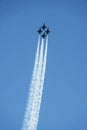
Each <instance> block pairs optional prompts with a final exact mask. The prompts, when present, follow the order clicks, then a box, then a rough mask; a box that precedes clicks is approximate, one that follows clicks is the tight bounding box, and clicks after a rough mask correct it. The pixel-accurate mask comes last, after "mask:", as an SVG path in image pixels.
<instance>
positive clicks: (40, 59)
mask: <svg viewBox="0 0 87 130" xmlns="http://www.w3.org/2000/svg"><path fill="white" fill-rule="evenodd" d="M39 44H40V38H39V42H38V47H37V53H36V60H35V66H34V69H35V70H34V71H33V78H32V81H31V86H30V93H29V99H28V103H27V109H26V113H25V119H24V125H23V128H22V130H37V125H38V120H39V112H40V106H41V99H42V91H43V84H44V76H45V69H46V58H47V47H48V37H47V39H46V46H45V51H44V53H43V49H44V44H45V43H44V39H43V38H42V42H41V48H40V54H39Z"/></svg>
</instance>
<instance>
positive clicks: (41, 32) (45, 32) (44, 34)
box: [37, 23, 50, 38]
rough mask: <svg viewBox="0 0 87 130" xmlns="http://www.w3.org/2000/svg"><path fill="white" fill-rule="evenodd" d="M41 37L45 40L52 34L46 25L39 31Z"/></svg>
mask: <svg viewBox="0 0 87 130" xmlns="http://www.w3.org/2000/svg"><path fill="white" fill-rule="evenodd" d="M37 32H38V33H39V34H40V35H41V36H42V38H45V37H46V36H47V35H48V34H49V33H50V30H49V28H48V27H47V26H46V25H45V23H44V24H43V25H42V26H41V27H40V28H39V29H38V31H37Z"/></svg>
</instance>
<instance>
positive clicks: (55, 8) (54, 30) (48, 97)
mask: <svg viewBox="0 0 87 130" xmlns="http://www.w3.org/2000/svg"><path fill="white" fill-rule="evenodd" d="M44 21H45V22H46V24H47V26H49V27H50V30H51V33H50V35H49V47H48V57H47V69H46V77H45V85H44V92H43V99H42V105H41V112H40V120H39V124H38V130H44V129H45V130H87V0H66V1H64V0H47V1H46V0H43V1H42V0H37V2H36V1H34V0H25V1H23V0H21V1H20V0H0V130H20V129H21V127H22V123H23V118H24V111H25V106H26V99H27V95H28V89H29V84H30V80H31V76H32V70H33V64H34V58H35V52H36V47H37V39H38V34H37V32H36V31H37V29H38V27H39V26H41V25H42V24H43V22H44Z"/></svg>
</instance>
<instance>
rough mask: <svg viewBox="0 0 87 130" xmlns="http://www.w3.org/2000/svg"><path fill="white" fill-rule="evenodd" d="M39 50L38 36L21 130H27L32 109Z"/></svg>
mask: <svg viewBox="0 0 87 130" xmlns="http://www.w3.org/2000/svg"><path fill="white" fill-rule="evenodd" d="M39 50H40V35H39V37H38V45H37V51H36V56H35V64H34V69H33V75H32V80H31V84H30V90H29V94H28V95H29V97H28V100H27V106H26V111H25V118H24V123H23V128H22V130H27V127H28V125H29V123H28V119H29V117H30V113H29V112H30V110H31V109H32V108H31V107H32V100H33V93H34V90H35V89H34V87H35V80H36V74H37V69H38V60H39Z"/></svg>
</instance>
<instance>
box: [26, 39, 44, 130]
mask: <svg viewBox="0 0 87 130" xmlns="http://www.w3.org/2000/svg"><path fill="white" fill-rule="evenodd" d="M43 48H44V40H43V39H42V42H41V49H40V57H39V62H38V70H37V76H36V84H35V88H34V89H35V91H34V93H33V100H32V109H31V111H30V119H29V122H28V123H29V124H30V125H29V127H28V130H36V129H37V124H38V118H39V110H40V107H39V106H40V105H39V104H40V103H39V102H40V101H39V100H40V98H41V95H40V79H41V72H42V63H43Z"/></svg>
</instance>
